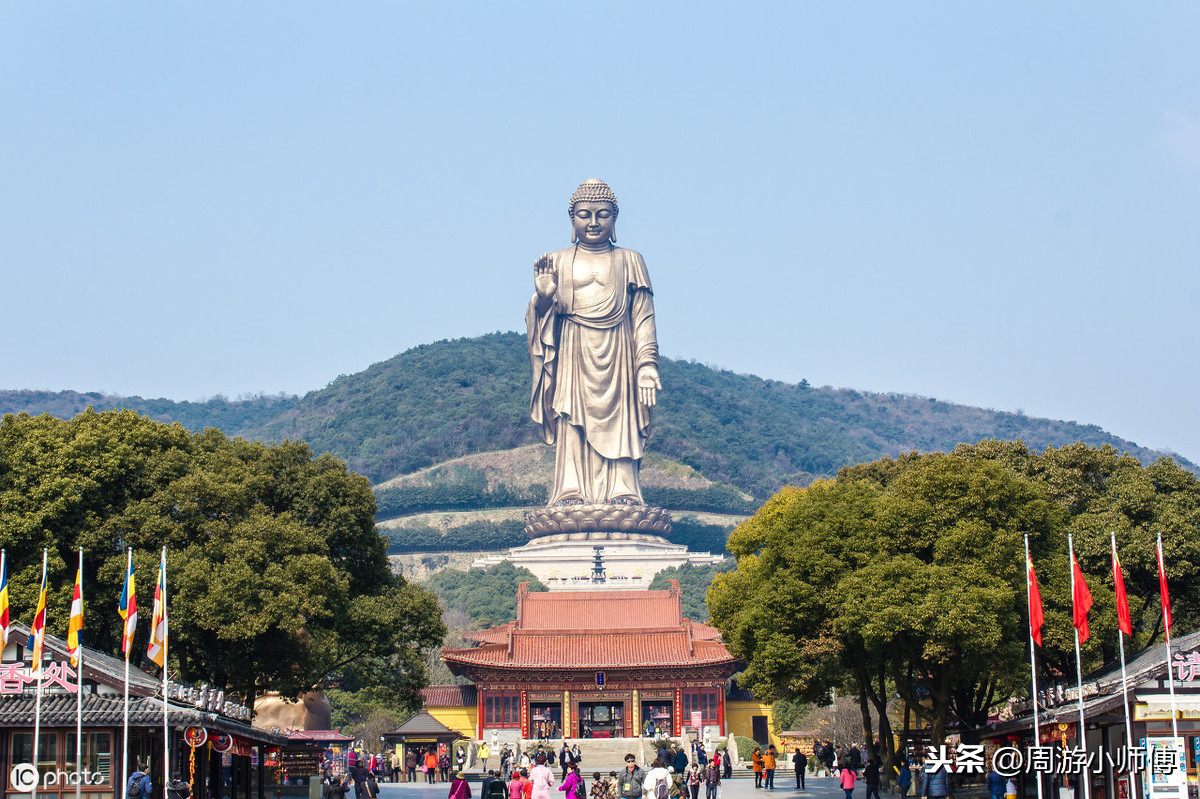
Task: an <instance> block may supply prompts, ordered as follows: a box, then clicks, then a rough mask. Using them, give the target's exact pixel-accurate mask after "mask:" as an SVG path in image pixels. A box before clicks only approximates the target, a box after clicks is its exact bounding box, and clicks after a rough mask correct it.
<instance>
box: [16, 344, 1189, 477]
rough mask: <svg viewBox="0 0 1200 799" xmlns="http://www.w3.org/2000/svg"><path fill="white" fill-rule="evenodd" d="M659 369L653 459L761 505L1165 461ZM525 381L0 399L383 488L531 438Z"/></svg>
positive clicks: (992, 425)
mask: <svg viewBox="0 0 1200 799" xmlns="http://www.w3.org/2000/svg"><path fill="white" fill-rule="evenodd" d="M661 373H662V380H663V385H664V391H663V393H662V395H661V399H660V404H659V407H658V408H657V411H656V417H655V430H654V437H653V439H652V441H651V444H650V449H651V451H652V452H656V453H659V454H661V455H663V456H665V457H666V458H668V459H670V460H673V461H678V462H680V463H682V464H686V465H687V466H690V467H692V468H694V469H695V470H697V471H698V472H699V473H700V474H701V475H703V476H704V477H705V478H708V479H709V480H712V481H715V482H717V483H727V484H731V485H734V486H737V487H738V488H740V489H741V490H743V491H746V492H748V493H750V494H752V495H753V496H754V497H756V498H758V499H760V500H761V499H765V498H766V497H767V496H769V495H770V494H771V493H773V492H774V491H775V490H776V489H778V488H779V487H780V486H782V485H784V484H785V483H797V484H804V483H807V482H809V481H810V480H811V479H812V478H814V477H819V476H827V475H832V474H833V473H834V472H835V471H836V470H837V469H838V468H839V467H841V466H846V465H850V464H854V463H860V462H864V461H872V460H875V459H877V458H879V457H882V456H894V455H898V454H900V453H902V452H906V451H909V450H914V449H916V450H923V451H929V450H949V449H951V448H953V447H954V446H955V445H956V444H958V443H960V442H975V441H979V440H981V439H986V438H998V439H1021V440H1023V441H1025V442H1026V443H1027V444H1028V445H1029V446H1031V447H1033V448H1035V449H1042V448H1044V447H1046V446H1048V445H1056V446H1057V445H1063V444H1068V443H1072V442H1075V441H1083V442H1084V443H1087V444H1090V445H1092V446H1099V445H1102V444H1111V445H1113V446H1114V447H1116V448H1117V449H1118V450H1121V451H1128V452H1129V453H1130V454H1132V455H1134V456H1135V457H1137V458H1139V459H1141V460H1142V461H1143V462H1150V461H1152V460H1154V459H1155V458H1157V457H1159V456H1161V455H1162V454H1163V453H1161V452H1157V451H1153V450H1149V449H1146V448H1143V447H1138V446H1137V445H1136V444H1133V443H1132V442H1129V441H1125V440H1123V439H1121V438H1118V437H1116V436H1114V435H1112V434H1110V433H1107V432H1105V431H1104V430H1102V429H1100V428H1099V427H1097V426H1095V425H1086V424H1077V423H1075V422H1060V421H1053V420H1049V419H1037V418H1032V417H1027V416H1024V415H1021V414H1015V413H1005V412H998V411H992V410H985V409H982V408H973V407H968V406H963V405H955V404H952V403H947V402H941V401H938V400H934V399H928V398H923V397H915V396H908V395H899V394H871V393H866V392H859V391H854V390H852V389H835V388H829V387H824V388H815V387H812V386H809V385H808V384H807V383H806V382H804V381H802V382H801V383H800V384H798V385H794V384H787V383H781V382H777V381H773V380H763V379H761V378H758V377H754V376H749V375H738V374H734V373H733V372H729V371H724V370H716V369H712V368H710V367H708V366H704V365H702V364H699V363H695V362H688V361H677V360H671V359H664V360H663V362H662V364H661ZM529 383H530V374H529V359H528V357H527V356H526V353H525V339H524V336H522V335H521V334H518V333H493V334H489V335H486V336H481V337H478V338H471V339H456V340H452V341H439V342H435V343H432V344H425V345H422V346H419V347H415V348H413V349H411V350H408V351H406V352H404V353H401V354H400V355H397V356H396V357H394V358H390V359H388V360H386V361H383V362H381V363H377V364H374V365H373V366H371V367H369V368H368V369H366V370H364V371H362V372H358V373H356V374H353V375H345V376H341V377H339V378H338V379H337V380H335V381H333V382H332V383H330V384H329V385H328V386H326V387H325V388H323V389H320V390H317V391H311V392H309V393H308V394H306V395H305V396H304V397H302V398H299V399H297V398H290V397H259V398H254V399H251V400H240V401H227V400H224V399H220V398H218V399H214V400H209V401H207V402H203V403H182V402H180V403H173V402H170V401H167V400H143V399H141V398H129V399H123V398H120V397H104V396H100V395H89V394H76V393H74V392H61V393H57V394H55V393H45V392H19V391H8V392H0V412H10V411H27V412H30V413H41V412H50V413H54V414H56V415H63V416H69V415H72V414H74V413H76V412H78V411H79V410H82V408H81V407H80V405H86V404H92V405H94V406H95V407H96V408H97V409H101V408H113V407H129V408H132V409H134V410H138V411H140V412H142V413H145V414H147V415H149V416H152V417H153V418H155V419H171V420H177V421H180V422H181V423H183V424H184V425H185V426H187V427H189V428H193V429H196V428H200V427H204V426H206V425H211V426H218V427H221V428H222V429H223V430H224V431H225V432H226V433H229V434H231V435H243V436H246V437H248V438H253V439H260V440H265V441H279V440H283V439H303V440H305V441H307V442H308V443H309V445H310V446H311V447H312V448H313V449H314V450H315V451H317V452H322V451H326V450H328V451H329V452H331V453H333V454H334V455H337V456H338V457H341V458H344V459H345V460H346V461H347V462H348V463H349V465H350V468H352V469H354V470H355V471H358V472H360V473H362V474H364V475H366V476H367V477H369V478H370V479H371V480H372V482H375V483H379V482H382V481H384V480H388V479H390V478H392V477H394V476H396V475H399V474H405V473H408V472H413V471H416V470H418V469H423V468H426V467H429V466H432V465H434V464H437V463H441V462H443V461H446V460H450V459H452V458H458V457H461V456H464V455H469V454H472V453H477V452H489V451H494V450H506V449H512V448H514V447H518V446H521V445H524V444H531V443H534V442H536V441H537V432H536V429H535V428H534V425H533V423H532V422H530V421H529V418H528V405H529ZM1176 460H1177V461H1178V462H1179V463H1180V464H1181V465H1183V466H1185V467H1186V468H1188V469H1191V470H1193V471H1196V466H1195V465H1194V464H1192V463H1190V462H1187V461H1186V460H1184V459H1181V458H1178V457H1177V458H1176Z"/></svg>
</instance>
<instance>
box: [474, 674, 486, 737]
mask: <svg viewBox="0 0 1200 799" xmlns="http://www.w3.org/2000/svg"><path fill="white" fill-rule="evenodd" d="M483 721H484V718H483V688H482V687H479V688H476V689H475V738H476V740H480V741H482V740H483Z"/></svg>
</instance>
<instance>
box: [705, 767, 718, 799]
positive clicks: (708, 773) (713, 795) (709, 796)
mask: <svg viewBox="0 0 1200 799" xmlns="http://www.w3.org/2000/svg"><path fill="white" fill-rule="evenodd" d="M720 795H721V765H720V764H719V763H718V762H717V761H716V760H714V761H713V762H711V763H709V764H708V768H706V769H705V770H704V799H719V797H720Z"/></svg>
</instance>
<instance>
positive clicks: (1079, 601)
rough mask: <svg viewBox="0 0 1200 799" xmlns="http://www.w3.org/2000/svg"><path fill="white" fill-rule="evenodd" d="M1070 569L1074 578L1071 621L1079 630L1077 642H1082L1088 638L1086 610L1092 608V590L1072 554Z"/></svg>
mask: <svg viewBox="0 0 1200 799" xmlns="http://www.w3.org/2000/svg"><path fill="white" fill-rule="evenodd" d="M1071 571H1072V574H1073V577H1074V579H1073V580H1072V582H1073V583H1074V587H1073V588H1072V589H1071V601H1072V603H1073V604H1074V606H1075V607H1074V613H1073V614H1072V619H1071V621H1072V622H1073V623H1074V624H1075V629H1076V630H1078V631H1079V643H1081V644H1082V643H1083V642H1084V641H1086V640H1087V639H1088V635H1089V632H1088V618H1087V615H1088V611H1089V610H1091V609H1092V592H1091V591H1089V590H1088V587H1087V583H1086V582H1084V580H1083V571H1082V570H1081V569H1080V568H1079V559H1078V558H1076V557H1074V555H1072V557H1071Z"/></svg>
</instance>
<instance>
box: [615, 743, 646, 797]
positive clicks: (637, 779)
mask: <svg viewBox="0 0 1200 799" xmlns="http://www.w3.org/2000/svg"><path fill="white" fill-rule="evenodd" d="M645 784H646V772H645V771H644V770H642V767H641V766H639V765H638V764H637V758H636V757H634V756H633V754H632V753H630V754H627V755H625V770H624V771H622V772H621V773H620V775H619V776H618V777H617V792H618V793H619V794H620V796H621V799H642V789H643V786H645Z"/></svg>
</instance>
